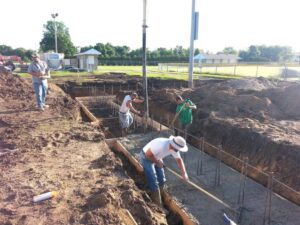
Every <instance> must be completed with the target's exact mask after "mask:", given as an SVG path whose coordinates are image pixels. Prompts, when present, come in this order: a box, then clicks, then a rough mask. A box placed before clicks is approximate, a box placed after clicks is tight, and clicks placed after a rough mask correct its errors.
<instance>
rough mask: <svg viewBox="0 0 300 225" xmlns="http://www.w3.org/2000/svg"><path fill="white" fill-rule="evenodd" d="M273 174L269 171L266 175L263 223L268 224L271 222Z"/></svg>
mask: <svg viewBox="0 0 300 225" xmlns="http://www.w3.org/2000/svg"><path fill="white" fill-rule="evenodd" d="M273 176H274V173H273V172H270V173H269V176H268V187H267V197H266V206H265V213H264V219H263V225H270V224H271V211H272V195H273Z"/></svg>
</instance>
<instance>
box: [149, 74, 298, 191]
mask: <svg viewBox="0 0 300 225" xmlns="http://www.w3.org/2000/svg"><path fill="white" fill-rule="evenodd" d="M176 94H182V95H183V96H184V97H186V98H190V99H191V100H192V101H193V102H194V103H195V104H196V105H197V108H198V109H197V111H196V112H194V123H193V126H192V128H191V133H192V134H193V135H195V136H198V137H205V139H206V140H207V141H208V142H210V143H212V144H214V145H216V146H218V145H222V147H223V149H224V150H225V151H227V152H229V153H231V154H233V155H235V156H237V157H239V158H243V157H246V156H247V157H249V160H250V164H252V165H254V166H255V167H256V168H258V169H260V170H262V171H264V172H267V171H272V172H274V173H275V177H276V178H277V179H279V180H280V181H282V182H284V183H286V184H288V185H289V186H291V187H293V188H294V189H296V190H298V191H299V190H300V179H299V178H300V175H299V174H300V167H299V160H300V139H299V133H300V126H299V124H300V121H299V119H300V102H299V99H300V85H299V84H296V83H287V82H279V83H272V82H270V81H268V80H266V79H263V78H258V79H245V80H229V81H203V82H202V83H201V85H200V86H199V87H197V88H195V89H193V90H191V89H180V90H179V89H164V90H157V91H156V92H154V93H153V94H152V95H151V103H150V104H151V107H150V110H151V114H153V115H154V116H156V118H160V117H164V118H163V119H164V121H171V120H172V119H173V116H174V112H175V108H176V103H175V99H174V97H175V95H176Z"/></svg>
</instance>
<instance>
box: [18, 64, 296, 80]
mask: <svg viewBox="0 0 300 225" xmlns="http://www.w3.org/2000/svg"><path fill="white" fill-rule="evenodd" d="M284 69H285V67H283V66H268V65H259V66H257V65H238V66H236V67H235V66H224V67H222V66H218V67H215V66H214V67H213V66H209V67H202V68H199V67H196V66H195V68H194V79H198V77H212V78H225V79H226V78H231V79H232V78H235V79H239V78H241V77H257V76H262V77H266V78H279V77H282V74H283V71H284ZM288 70H293V71H294V72H296V73H297V72H298V73H300V65H299V66H293V67H289V68H288ZM288 72H289V71H288ZM107 73H124V74H126V75H129V76H142V75H143V74H142V66H98V68H97V70H96V71H94V72H90V73H88V72H80V73H76V72H67V71H53V72H51V75H52V77H60V76H77V77H81V78H82V77H83V76H85V75H87V74H90V75H99V76H100V75H102V74H107ZM20 75H21V76H23V77H30V75H29V74H27V73H22V74H20ZM147 77H149V78H151V77H153V78H160V79H179V80H188V68H187V67H183V66H168V67H167V68H163V69H159V68H158V66H147ZM297 79H298V78H297Z"/></svg>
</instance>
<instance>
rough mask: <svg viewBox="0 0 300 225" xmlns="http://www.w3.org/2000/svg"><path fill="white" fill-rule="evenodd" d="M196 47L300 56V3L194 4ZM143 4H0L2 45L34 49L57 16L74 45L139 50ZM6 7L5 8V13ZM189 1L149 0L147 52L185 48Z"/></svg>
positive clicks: (133, 0)
mask: <svg viewBox="0 0 300 225" xmlns="http://www.w3.org/2000/svg"><path fill="white" fill-rule="evenodd" d="M195 1H196V11H198V12H199V28H198V29H199V33H198V37H199V38H198V40H196V41H195V42H194V47H195V48H199V49H202V50H204V51H209V52H217V51H222V50H223V49H224V48H225V47H233V48H235V49H236V50H246V49H247V48H248V47H249V46H250V45H268V46H270V45H281V46H290V47H292V48H293V50H295V51H297V52H300V25H299V22H300V16H299V8H300V1H299V0H195ZM143 2H144V0H127V1H125V0H85V1H82V0H75V1H74V0H26V1H24V0H14V1H8V0H1V5H0V8H1V10H0V11H1V13H0V27H1V28H0V45H2V44H5V45H9V46H11V47H13V48H18V47H23V48H26V49H32V50H37V49H38V48H39V42H40V41H41V39H42V37H43V30H44V28H43V25H44V24H46V22H47V21H48V20H51V19H52V18H51V14H52V13H58V14H59V15H58V17H57V21H61V22H64V24H65V25H66V26H67V27H68V28H69V32H70V35H71V40H72V42H73V43H74V45H75V46H76V47H83V46H88V45H95V44H96V43H111V44H112V45H114V46H116V45H126V46H129V47H130V48H131V49H137V48H141V47H142V23H143ZM4 9H7V10H4ZM191 11H192V0H147V25H148V28H147V48H149V49H150V50H154V49H156V48H159V47H164V48H175V47H176V46H177V45H179V46H183V47H184V48H188V47H189V45H190V33H191Z"/></svg>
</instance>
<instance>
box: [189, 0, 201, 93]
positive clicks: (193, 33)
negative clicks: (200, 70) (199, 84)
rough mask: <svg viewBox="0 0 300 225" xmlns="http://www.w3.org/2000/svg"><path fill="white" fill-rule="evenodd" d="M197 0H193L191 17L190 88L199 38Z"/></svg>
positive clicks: (191, 86)
mask: <svg viewBox="0 0 300 225" xmlns="http://www.w3.org/2000/svg"><path fill="white" fill-rule="evenodd" d="M195 2H196V0H192V18H191V20H192V21H191V40H190V60H189V88H193V86H194V84H193V70H194V40H197V39H198V19H199V13H198V12H195V4H196V3H195Z"/></svg>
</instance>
